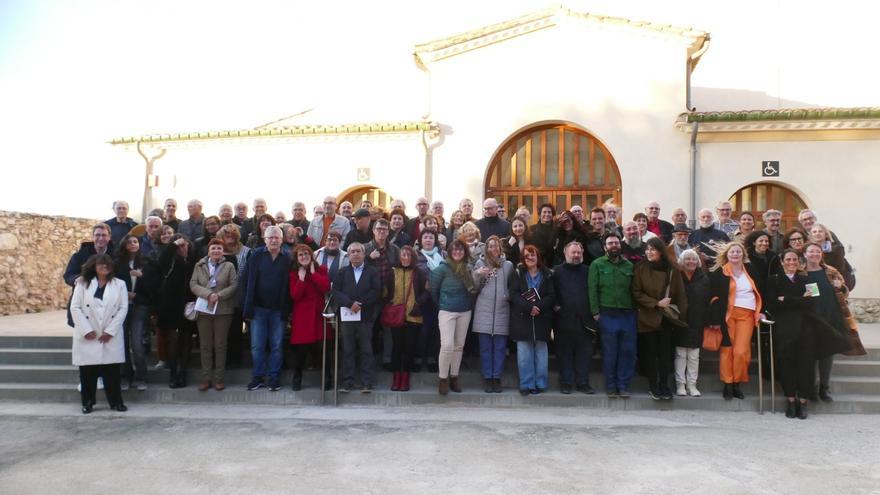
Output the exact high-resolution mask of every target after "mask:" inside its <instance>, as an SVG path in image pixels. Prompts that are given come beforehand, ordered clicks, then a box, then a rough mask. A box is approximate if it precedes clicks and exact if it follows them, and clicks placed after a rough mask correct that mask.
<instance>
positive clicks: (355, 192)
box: [336, 186, 394, 212]
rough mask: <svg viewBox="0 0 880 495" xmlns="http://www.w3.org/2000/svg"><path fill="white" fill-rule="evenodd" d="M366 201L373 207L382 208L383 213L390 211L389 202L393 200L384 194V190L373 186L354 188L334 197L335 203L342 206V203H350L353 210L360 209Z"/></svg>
mask: <svg viewBox="0 0 880 495" xmlns="http://www.w3.org/2000/svg"><path fill="white" fill-rule="evenodd" d="M364 200H367V201H369V202H370V203H372V205H373V206H377V207H379V208H382V209H383V210H384V211H386V212H388V211H391V202H392V201H394V198H393V197H392V196H391V195H390V194H388V193H387V192H385V190H384V189H381V188H378V187H374V186H355V187H352V188H349V189H346V190H345V191H343V192H342V193H341V194H340V195H339V196H337V197H336V203H337V204H342V202H343V201H349V202H351V204H352V206H353V207H354V209H355V210H357V209H358V208H360V205H361V203H362V202H363V201H364Z"/></svg>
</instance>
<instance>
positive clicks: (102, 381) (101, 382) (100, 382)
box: [98, 376, 104, 390]
mask: <svg viewBox="0 0 880 495" xmlns="http://www.w3.org/2000/svg"><path fill="white" fill-rule="evenodd" d="M98 390H104V379H103V378H101V377H100V376H99V377H98Z"/></svg>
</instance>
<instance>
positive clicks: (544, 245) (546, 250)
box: [511, 222, 556, 266]
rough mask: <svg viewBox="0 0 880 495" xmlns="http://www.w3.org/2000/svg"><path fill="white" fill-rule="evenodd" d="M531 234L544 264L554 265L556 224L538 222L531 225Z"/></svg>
mask: <svg viewBox="0 0 880 495" xmlns="http://www.w3.org/2000/svg"><path fill="white" fill-rule="evenodd" d="M529 234H530V237H531V244H533V245H534V246H535V247H536V248H538V251H540V252H541V259H542V260H543V261H544V265H545V266H553V258H554V256H555V254H556V225H554V224H553V223H552V222H551V223H546V224H544V223H537V224H535V225H532V226H531V227H529ZM511 263H512V262H511Z"/></svg>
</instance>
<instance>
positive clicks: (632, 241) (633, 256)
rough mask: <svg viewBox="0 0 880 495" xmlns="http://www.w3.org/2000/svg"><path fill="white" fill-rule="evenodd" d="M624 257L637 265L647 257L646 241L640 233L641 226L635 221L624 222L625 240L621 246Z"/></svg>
mask: <svg viewBox="0 0 880 495" xmlns="http://www.w3.org/2000/svg"><path fill="white" fill-rule="evenodd" d="M620 251H621V253H622V254H623V257H624V258H626V259H627V260H628V261H629V262H630V263H632V264H633V265H635V264H636V263H638V262H639V261H642V260H643V259H645V243H644V242H642V236H641V235H639V226H638V224H637V223H635V222H633V221H629V222H626V223H625V224H623V242H622V243H621V246H620Z"/></svg>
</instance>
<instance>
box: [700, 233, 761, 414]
mask: <svg viewBox="0 0 880 495" xmlns="http://www.w3.org/2000/svg"><path fill="white" fill-rule="evenodd" d="M717 249H718V256H717V257H716V258H715V264H714V265H713V266H712V268H711V269H710V272H709V294H710V296H709V297H710V303H709V305H710V311H711V316H710V323H711V324H712V326H714V327H716V328H720V329H721V351H720V356H719V374H720V375H721V381H722V382H723V383H724V392H723V395H724V399H725V400H730V399H732V398H733V397H736V398H737V399H742V398H743V397H744V396H743V392H742V390H741V389H740V384H741V383H748V381H749V362H750V361H751V360H752V333H753V332H754V330H755V327H757V326H758V324H759V323H760V321H761V320H762V319H764V314H763V313H762V311H763V307H764V306H763V300H762V298H761V293H760V291H759V289H758V285H757V284H756V283H755V278H756V277H755V275H754V274H752V273H751V270H752V266H751V264H750V263H749V258H748V255H747V254H746V248H745V246H744V245H743V243H741V242H739V241H731V242H729V243H727V244H722V245H720V246H719V247H718V248H717Z"/></svg>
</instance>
